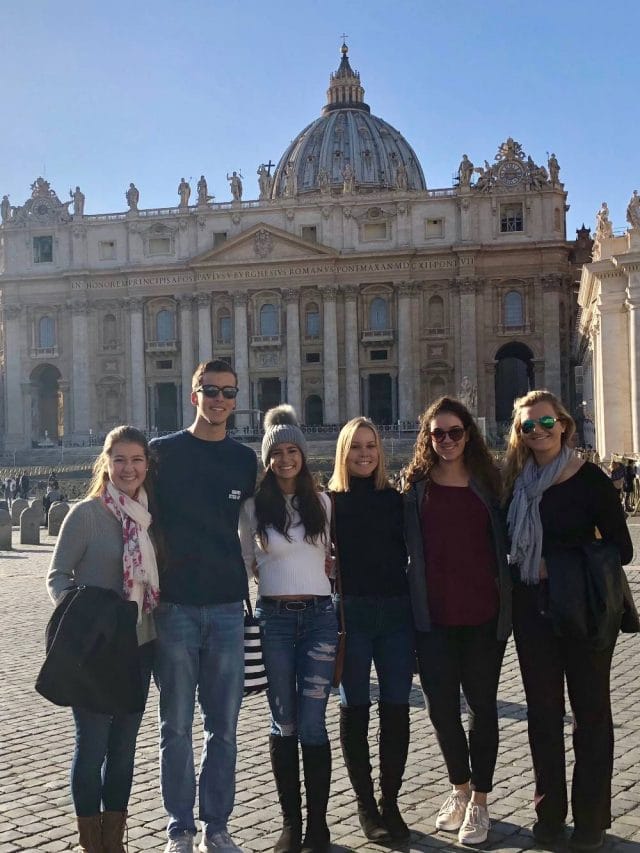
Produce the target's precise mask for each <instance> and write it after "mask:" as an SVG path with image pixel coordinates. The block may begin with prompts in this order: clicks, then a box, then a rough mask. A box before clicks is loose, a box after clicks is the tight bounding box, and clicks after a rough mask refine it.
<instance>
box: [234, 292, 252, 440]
mask: <svg viewBox="0 0 640 853" xmlns="http://www.w3.org/2000/svg"><path fill="white" fill-rule="evenodd" d="M247 302H248V297H247V294H246V293H243V292H238V293H234V294H233V366H234V368H235V371H236V373H237V374H238V387H239V388H240V390H239V391H238V396H237V397H236V408H238V409H248V408H250V406H251V395H250V390H251V389H250V387H249V341H248V338H247ZM236 425H237V426H239V427H243V426H248V425H249V417H248V416H247V415H238V416H237V417H236Z"/></svg>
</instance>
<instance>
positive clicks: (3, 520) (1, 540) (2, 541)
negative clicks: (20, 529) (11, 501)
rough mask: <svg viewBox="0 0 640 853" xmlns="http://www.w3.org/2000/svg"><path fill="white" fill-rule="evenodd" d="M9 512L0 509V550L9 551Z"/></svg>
mask: <svg viewBox="0 0 640 853" xmlns="http://www.w3.org/2000/svg"><path fill="white" fill-rule="evenodd" d="M11 547H12V546H11V513H10V512H9V510H8V509H0V551H11Z"/></svg>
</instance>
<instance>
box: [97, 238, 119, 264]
mask: <svg viewBox="0 0 640 853" xmlns="http://www.w3.org/2000/svg"><path fill="white" fill-rule="evenodd" d="M98 256H99V258H100V260H101V261H115V259H116V241H115V240H100V242H99V243H98Z"/></svg>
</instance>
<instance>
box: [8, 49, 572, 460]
mask: <svg viewBox="0 0 640 853" xmlns="http://www.w3.org/2000/svg"><path fill="white" fill-rule="evenodd" d="M490 156H492V155H490ZM456 160H457V158H456ZM453 167H454V164H452V168H453ZM257 177H258V179H257V181H256V184H257V191H258V192H257V194H258V196H259V197H258V198H257V199H256V200H246V199H245V198H244V197H243V196H244V187H243V179H242V175H240V174H236V173H235V172H234V173H232V174H231V175H227V178H228V180H229V183H230V191H231V195H232V199H231V200H230V201H229V202H224V203H215V202H213V201H212V199H211V196H210V195H209V194H208V191H207V183H206V178H205V177H204V176H202V177H201V179H200V181H199V182H198V185H197V193H196V192H194V196H195V198H194V199H192V197H191V187H190V186H189V184H188V183H187V182H186V181H185V180H184V179H182V180H181V181H180V185H179V187H178V196H179V204H178V205H177V206H176V207H169V208H163V209H156V210H149V209H144V207H142V206H140V204H139V202H140V191H139V190H138V188H137V187H136V186H135V185H134V184H130V186H129V188H128V190H127V192H126V198H127V207H128V209H127V210H126V211H125V212H122V213H105V214H99V215H86V214H85V213H84V195H83V193H82V191H81V190H80V188H79V187H76V190H75V192H73V193H72V194H71V195H72V199H71V200H70V201H68V202H61V201H60V199H59V197H58V195H57V194H56V192H55V190H54V189H52V188H51V186H50V185H49V183H48V182H47V181H45V180H44V179H42V178H38V179H37V180H36V181H35V182H34V184H33V185H32V187H31V197H30V198H28V199H27V201H26V202H25V203H24V204H23V205H21V206H17V207H16V206H12V205H11V203H10V202H9V199H8V197H7V196H5V197H4V198H3V199H2V204H1V208H0V210H1V213H2V224H1V225H0V293H1V309H2V312H1V314H0V316H1V318H2V319H1V321H0V347H1V349H0V366H1V373H0V383H1V386H2V397H1V399H2V406H1V409H0V419H1V421H2V423H1V424H0V425H1V426H2V435H3V437H4V438H3V441H4V449H5V450H10V449H16V448H22V447H30V446H33V445H37V444H40V445H42V444H44V445H47V444H49V443H51V442H53V443H57V442H58V441H59V440H60V439H61V438H63V439H64V441H65V443H67V442H70V443H83V442H85V441H87V439H88V438H89V436H90V435H91V434H92V433H93V434H94V435H96V436H97V435H100V434H102V433H104V432H105V431H107V430H108V429H110V428H111V427H113V426H114V425H116V424H118V423H122V422H130V423H132V424H135V425H137V426H139V427H143V428H145V429H148V430H157V431H160V432H162V431H166V430H173V429H176V428H179V427H181V426H183V425H185V426H186V425H188V424H189V423H190V422H191V419H192V415H193V409H192V407H191V404H190V402H189V390H190V379H191V374H192V372H193V369H194V366H195V364H196V363H197V362H198V361H199V360H202V359H208V358H211V357H212V355H213V356H215V357H219V358H223V359H226V360H228V361H229V362H230V363H231V364H232V365H233V366H234V368H235V370H236V371H237V373H238V377H239V386H240V393H239V396H238V409H239V410H241V411H240V413H239V414H237V415H236V425H237V426H238V427H242V426H243V425H247V424H249V423H250V422H251V421H252V420H253V419H255V418H256V417H257V414H256V413H257V412H258V411H264V410H265V409H267V408H269V407H270V406H272V405H274V404H276V403H278V402H280V401H282V400H287V401H288V402H290V403H291V404H292V405H293V406H295V408H296V409H297V410H298V412H299V414H300V418H301V421H303V422H304V423H306V424H307V425H310V426H311V425H321V424H339V423H341V422H344V421H345V420H346V419H348V418H351V417H353V416H355V415H358V414H367V415H369V416H370V417H371V418H372V419H373V420H374V421H376V422H378V423H381V424H392V423H393V424H397V422H399V421H400V422H408V423H411V424H413V423H414V422H415V421H416V419H417V417H418V415H419V413H420V412H421V411H422V410H423V408H424V407H425V405H426V404H427V403H428V402H429V401H431V400H432V399H434V398H435V397H437V396H439V395H441V394H443V393H450V394H458V395H460V396H462V397H463V398H464V399H465V400H466V401H467V402H468V404H469V405H470V406H471V408H472V409H473V410H474V411H475V412H476V414H477V415H478V416H480V417H483V418H485V423H486V427H487V429H488V431H489V432H490V433H492V432H493V433H495V432H496V431H498V432H499V431H500V427H501V424H503V422H505V421H507V420H508V418H509V416H510V410H511V405H512V401H513V398H514V396H516V395H518V394H521V393H524V392H525V391H527V390H528V389H529V388H531V387H539V386H546V387H548V388H551V389H552V390H553V391H555V392H557V393H558V394H561V395H562V397H563V398H564V399H565V400H569V402H571V386H572V383H571V382H570V375H571V366H570V352H571V341H570V338H571V329H572V327H573V323H574V319H575V307H574V306H575V293H574V290H575V286H574V282H575V281H576V279H577V278H578V277H579V274H578V273H577V271H576V267H575V264H574V263H573V244H572V243H570V242H568V241H567V239H566V233H565V211H566V210H567V206H566V192H565V190H564V187H563V184H562V183H561V182H560V179H559V167H558V163H557V160H556V158H555V156H554V155H551V157H550V158H549V159H548V162H547V166H546V167H545V166H539V165H537V164H536V163H535V162H534V160H533V159H532V157H531V156H527V154H526V153H525V151H524V150H523V148H522V146H521V145H520V144H519V143H517V142H515V141H514V140H513V139H511V138H509V139H507V140H506V141H505V142H504V143H502V144H501V145H500V146H499V148H498V150H497V154H496V155H495V157H493V159H492V161H491V162H489V161H488V160H484V164H483V165H482V166H474V164H473V163H472V162H471V161H470V160H469V158H468V157H467V156H466V155H464V156H463V157H462V161H461V162H460V164H459V167H458V168H457V178H456V180H455V181H454V186H452V187H447V188H443V189H428V188H427V182H426V180H425V175H424V172H423V170H422V167H421V165H420V163H419V162H418V159H417V157H416V154H415V152H414V150H413V149H412V147H411V146H410V145H409V143H408V142H407V141H406V140H405V139H404V138H403V136H402V135H401V134H400V133H399V132H398V131H397V130H396V129H395V128H394V127H392V126H391V125H390V124H388V123H387V122H385V121H384V120H383V119H381V118H377V117H376V116H374V115H373V114H372V113H371V111H370V108H369V106H368V105H367V104H366V103H365V102H364V89H363V87H362V85H361V82H360V76H359V74H358V73H357V72H354V71H353V70H352V68H351V65H350V62H349V58H348V52H347V48H346V46H344V45H343V48H342V58H341V61H340V65H339V68H338V70H337V71H336V72H335V73H333V74H331V77H330V83H329V89H328V92H327V103H326V105H325V106H324V108H323V110H322V114H321V116H320V117H319V118H317V119H316V120H315V121H313V122H312V123H311V124H309V125H308V126H307V127H306V128H305V129H304V130H302V131H301V132H300V133H299V134H298V136H297V137H296V138H295V139H294V141H293V142H292V143H291V145H290V146H289V147H288V148H287V150H286V151H285V152H284V154H283V155H282V157H281V158H280V160H279V162H278V163H277V165H276V166H275V168H273V164H272V163H271V162H269V163H268V164H262V165H260V167H259V168H258V176H257ZM193 201H195V203H193Z"/></svg>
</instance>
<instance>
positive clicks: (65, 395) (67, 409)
mask: <svg viewBox="0 0 640 853" xmlns="http://www.w3.org/2000/svg"><path fill="white" fill-rule="evenodd" d="M58 391H59V392H60V396H61V397H62V400H61V406H62V436H64V438H66V439H67V440H68V439H69V437H70V436H71V432H72V430H71V383H70V382H67V381H63V380H59V381H58Z"/></svg>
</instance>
